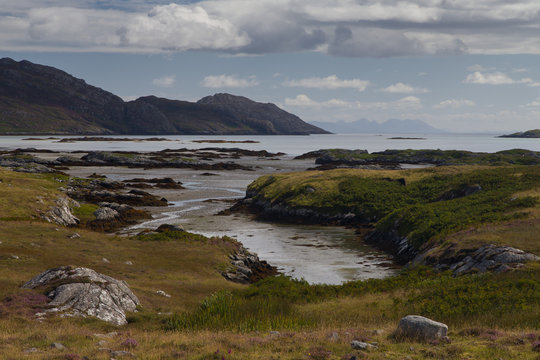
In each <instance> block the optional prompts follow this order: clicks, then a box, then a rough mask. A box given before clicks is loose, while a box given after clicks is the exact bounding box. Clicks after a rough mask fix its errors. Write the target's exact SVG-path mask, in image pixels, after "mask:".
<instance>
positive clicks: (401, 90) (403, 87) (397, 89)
mask: <svg viewBox="0 0 540 360" xmlns="http://www.w3.org/2000/svg"><path fill="white" fill-rule="evenodd" d="M380 91H382V92H386V93H391V94H414V93H427V92H429V90H428V89H424V88H415V87H412V86H410V85H408V84H404V83H402V82H398V83H395V84H392V85H390V86H388V87H386V88H384V89H381V90H380Z"/></svg>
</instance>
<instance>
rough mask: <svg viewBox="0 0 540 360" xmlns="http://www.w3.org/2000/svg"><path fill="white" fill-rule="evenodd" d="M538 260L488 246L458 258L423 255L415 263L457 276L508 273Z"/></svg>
mask: <svg viewBox="0 0 540 360" xmlns="http://www.w3.org/2000/svg"><path fill="white" fill-rule="evenodd" d="M538 260H540V258H539V257H538V256H536V255H534V254H531V253H527V252H525V251H523V250H520V249H516V248H513V247H510V246H497V245H493V244H486V245H483V246H481V247H480V248H478V249H475V250H472V251H470V254H469V255H465V254H461V256H457V257H453V256H452V257H450V258H446V257H445V256H444V254H443V256H441V257H439V258H438V259H437V260H435V259H430V258H429V255H428V256H426V255H423V254H422V255H420V256H419V258H418V259H415V260H414V261H413V263H432V264H434V265H435V267H436V268H437V269H439V270H451V271H452V272H453V273H454V274H455V275H463V274H470V273H483V272H486V271H494V272H506V271H510V270H513V269H517V268H520V267H523V265H524V264H525V263H528V262H531V261H538ZM435 261H436V263H434V262H435Z"/></svg>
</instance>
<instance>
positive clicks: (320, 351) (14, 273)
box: [0, 167, 540, 360]
mask: <svg viewBox="0 0 540 360" xmlns="http://www.w3.org/2000/svg"><path fill="white" fill-rule="evenodd" d="M461 169H463V167H460V170H461ZM425 171H430V170H429V169H427V170H425ZM437 171H441V170H437ZM444 171H454V170H453V169H452V168H448V169H446V170H444ZM360 173H362V174H367V175H366V176H375V175H376V176H389V175H390V174H392V175H393V176H395V177H405V176H406V173H407V172H402V173H401V174H400V173H397V172H392V173H389V174H383V173H381V172H371V171H360ZM0 174H1V176H0V177H1V178H2V179H3V182H2V183H1V184H0V186H1V187H0V191H3V192H2V193H1V195H2V203H1V204H0V214H2V216H1V217H2V218H6V217H7V218H12V217H11V216H10V215H11V214H13V212H11V210H13V211H15V212H16V213H17V214H18V215H17V218H24V219H28V218H31V216H32V215H34V214H35V213H34V211H35V208H34V202H35V198H36V197H37V196H40V195H41V196H43V197H44V200H43V204H40V206H41V205H42V206H44V207H45V206H48V205H49V204H48V203H47V201H48V197H50V196H52V197H55V196H56V195H57V194H58V192H57V191H56V190H55V188H56V187H58V186H61V183H58V182H55V181H54V180H53V177H47V176H45V177H43V176H40V175H26V174H14V173H8V172H5V171H2V172H1V173H0ZM325 174H326V173H320V172H319V175H320V176H324V175H325ZM414 174H415V175H414V176H420V175H418V172H414ZM410 176H411V177H410V178H408V179H409V180H410V181H413V179H414V177H413V175H410ZM9 183H11V184H12V185H11V187H8V188H5V187H4V186H5V185H6V184H9ZM45 196H47V198H45ZM17 199H19V200H17ZM28 203H31V204H32V206H28ZM10 207H11V209H10ZM500 225H501V226H502V225H504V224H500ZM534 226H538V223H535V225H534ZM536 228H538V227H536ZM497 231H502V230H500V229H499V230H497ZM74 232H78V233H79V234H80V235H81V237H80V238H77V239H70V238H69V237H68V236H69V235H71V234H73V233H74ZM486 233H487V230H486ZM509 233H511V234H515V233H516V232H515V229H510V230H509ZM0 234H1V235H0V241H2V243H1V244H0V300H1V299H3V298H5V297H6V296H8V295H11V294H16V293H18V292H21V291H22V290H21V289H20V286H21V285H22V284H23V283H24V282H25V281H27V280H29V279H30V278H31V277H33V276H34V275H36V274H38V273H40V272H42V271H44V270H45V269H48V268H51V267H55V266H61V265H77V266H85V267H89V268H92V269H94V270H96V271H98V272H101V273H104V274H107V275H110V276H113V277H115V278H119V279H124V280H126V281H127V282H128V284H129V286H130V288H131V289H132V290H133V291H134V293H135V294H136V295H137V296H138V297H139V298H140V300H141V303H142V311H141V312H140V313H139V314H137V315H135V316H133V317H132V322H131V323H129V324H128V325H126V326H123V327H119V328H117V327H114V326H111V325H108V324H106V323H104V322H101V321H98V320H93V319H71V318H70V319H61V318H56V317H48V318H47V320H45V321H44V322H39V321H36V320H35V319H34V318H33V317H32V316H25V315H20V314H13V313H9V312H8V313H0V358H1V359H20V358H25V359H77V358H79V359H81V358H82V357H83V356H87V357H88V358H90V359H110V358H111V353H110V351H109V350H106V349H110V350H113V351H118V350H126V351H129V352H131V353H133V354H134V356H136V357H137V358H138V359H217V360H220V359H222V358H223V359H227V360H234V359H239V360H240V359H250V360H252V359H261V360H262V359H265V360H267V359H297V360H302V359H306V360H310V359H311V360H314V359H334V360H337V359H349V358H350V357H351V356H352V355H355V356H357V357H358V358H359V359H362V358H369V359H404V358H411V359H432V358H444V359H498V358H504V359H525V360H529V359H530V360H532V359H537V358H538V353H535V352H533V350H532V342H533V341H536V340H533V339H539V340H540V331H538V330H537V329H536V330H535V329H528V328H521V329H519V330H515V331H509V330H504V329H499V330H498V332H493V331H492V330H494V329H488V331H484V330H482V329H480V330H478V331H476V330H474V331H476V332H478V335H474V336H471V335H470V333H469V332H465V333H461V330H464V329H465V330H466V329H468V328H470V327H471V326H473V325H472V324H463V325H462V326H459V327H454V328H451V329H450V338H451V339H452V343H451V344H446V343H440V344H427V343H411V342H397V341H395V340H394V339H393V338H392V336H391V333H392V331H393V330H394V329H395V327H396V323H397V319H398V318H399V317H400V316H401V315H404V314H400V313H399V310H397V312H396V310H395V308H393V306H392V301H393V300H392V298H394V297H399V296H400V293H399V291H404V290H398V292H394V293H388V292H387V293H377V294H365V295H361V296H356V297H345V298H340V299H333V300H326V301H321V302H317V303H311V304H304V305H298V304H297V305H294V306H296V307H297V308H298V310H299V311H300V312H301V313H302V314H303V315H305V316H306V317H311V318H314V319H317V321H316V322H315V323H314V324H316V325H313V326H312V327H310V328H307V329H305V330H302V331H290V332H283V331H282V332H281V334H280V335H279V336H276V335H272V334H270V333H269V332H251V333H236V332H221V331H218V332H210V331H197V332H191V331H174V332H173V331H165V330H164V327H163V323H162V320H163V319H164V318H165V317H166V316H167V315H165V314H167V313H169V312H182V311H191V310H193V309H194V308H195V307H196V306H197V305H198V304H199V303H200V301H201V300H202V299H203V298H205V297H206V296H208V295H210V294H212V293H213V292H215V291H217V290H220V289H229V290H234V289H239V288H242V287H243V286H241V285H236V284H233V283H230V282H227V281H225V280H224V279H223V278H222V277H221V275H220V274H219V269H220V268H222V267H223V266H224V265H225V264H226V263H227V262H228V259H227V253H228V251H229V247H228V246H227V242H219V241H216V242H208V241H189V240H182V241H141V240H137V239H133V238H128V237H118V236H111V235H105V234H100V233H94V232H90V231H85V230H81V229H73V228H72V229H70V228H63V227H59V226H56V225H52V224H48V223H45V222H43V221H30V220H24V221H23V220H14V221H5V220H0ZM531 234H532V232H531ZM529 240H530V239H529ZM16 257H17V258H16ZM104 258H106V259H107V260H108V262H105V261H104V260H103V259H104ZM127 261H130V262H132V265H128V264H126V262H127ZM157 290H164V291H165V292H167V293H168V294H171V298H166V297H163V296H160V295H158V294H156V291H157ZM113 331H114V332H117V335H115V336H111V337H110V338H106V339H103V338H100V337H96V336H95V335H94V334H106V333H109V332H113ZM490 331H491V332H490ZM334 332H336V333H337V334H338V337H337V339H331V337H330V335H331V334H332V333H334ZM491 334H494V335H491ZM127 339H133V340H135V341H136V343H137V346H136V347H127V346H126V345H125V344H124V342H125V341H126V340H127ZM353 339H361V340H366V341H371V342H378V343H379V348H378V349H377V350H371V351H370V352H368V353H362V352H359V351H355V350H352V349H351V347H350V341H351V340H353ZM100 341H103V342H102V343H100ZM54 342H59V343H62V344H63V345H65V346H66V347H67V349H63V350H58V349H53V348H51V347H50V344H51V343H54ZM32 348H35V352H28V350H29V349H32ZM325 354H327V355H325ZM323 355H324V357H323ZM77 356H78V357H77Z"/></svg>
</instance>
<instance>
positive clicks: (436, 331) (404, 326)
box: [396, 315, 448, 341]
mask: <svg viewBox="0 0 540 360" xmlns="http://www.w3.org/2000/svg"><path fill="white" fill-rule="evenodd" d="M447 332H448V326H447V325H445V324H443V323H440V322H437V321H433V320H431V319H428V318H426V317H423V316H419V315H407V316H405V317H404V318H402V319H401V320H400V321H399V324H398V327H397V330H396V335H398V336H400V337H404V338H408V339H414V340H423V341H430V340H436V339H439V338H442V337H445V336H446V334H447Z"/></svg>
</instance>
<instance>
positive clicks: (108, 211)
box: [94, 207, 120, 221]
mask: <svg viewBox="0 0 540 360" xmlns="http://www.w3.org/2000/svg"><path fill="white" fill-rule="evenodd" d="M94 216H95V217H96V219H98V220H104V221H112V220H115V219H117V218H118V217H120V213H119V212H118V211H116V210H114V209H112V208H110V207H101V208H99V209H97V210H96V211H94Z"/></svg>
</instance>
